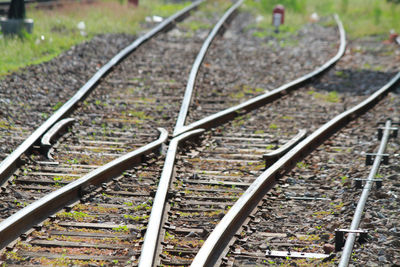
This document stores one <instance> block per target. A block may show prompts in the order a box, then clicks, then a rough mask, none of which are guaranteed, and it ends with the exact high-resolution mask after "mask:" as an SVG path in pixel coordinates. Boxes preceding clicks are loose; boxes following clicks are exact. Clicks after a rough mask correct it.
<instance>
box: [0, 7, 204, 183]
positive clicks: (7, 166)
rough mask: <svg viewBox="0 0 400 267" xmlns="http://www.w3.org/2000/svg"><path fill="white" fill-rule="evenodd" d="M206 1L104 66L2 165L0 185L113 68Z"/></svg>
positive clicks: (154, 29) (165, 21)
mask: <svg viewBox="0 0 400 267" xmlns="http://www.w3.org/2000/svg"><path fill="white" fill-rule="evenodd" d="M203 1H204V0H198V1H196V2H194V3H193V4H191V5H190V6H188V7H186V8H184V9H182V10H181V11H179V12H177V13H175V14H174V15H172V16H170V17H169V18H167V19H166V20H164V21H163V22H161V23H160V24H158V25H157V26H156V27H154V28H153V29H152V30H150V31H149V32H147V33H146V34H144V35H143V36H141V37H139V38H138V39H136V40H135V41H134V42H133V43H132V44H130V45H129V46H127V47H125V48H124V49H122V50H121V51H120V52H119V53H118V54H117V55H115V56H114V57H113V58H112V59H111V60H110V61H109V62H108V63H106V64H105V65H103V67H101V68H100V69H99V70H98V71H97V72H96V73H95V74H94V75H93V76H92V77H91V78H90V79H89V81H87V82H86V84H84V85H83V86H82V87H81V88H80V89H79V90H78V91H77V92H76V93H75V95H74V96H72V97H71V99H69V100H68V101H67V102H66V103H65V104H64V105H63V106H61V107H60V108H59V109H58V110H57V111H56V112H55V113H54V114H53V115H52V116H51V117H50V118H48V119H47V120H46V121H45V122H44V123H43V124H42V125H41V126H39V128H37V129H36V130H35V131H34V132H33V133H32V134H31V135H30V136H29V137H28V138H27V139H26V140H25V141H24V142H23V143H22V144H21V145H19V146H18V147H17V148H16V149H15V150H14V151H13V152H12V153H11V154H10V155H8V156H7V158H5V159H4V160H3V161H2V162H1V163H0V185H2V184H4V183H5V182H6V181H7V180H8V179H9V177H10V176H11V175H12V174H13V173H14V171H15V170H16V168H18V161H19V159H20V157H21V156H22V155H23V154H24V153H26V152H28V151H29V149H31V148H32V146H33V145H34V144H35V143H37V142H38V140H39V139H40V138H41V136H42V135H43V134H45V133H46V132H47V131H48V130H49V129H50V128H51V127H52V126H53V125H54V124H55V123H57V122H58V121H59V120H60V119H62V118H64V117H65V116H67V114H69V113H70V112H71V111H72V110H73V108H74V107H75V105H76V104H77V103H78V102H79V101H81V100H82V99H83V98H84V97H85V96H86V95H87V94H88V93H89V92H90V91H91V90H92V89H93V88H94V87H95V86H96V85H97V83H98V82H99V81H100V79H101V78H103V77H104V76H105V75H106V74H107V73H109V72H110V71H111V70H112V68H113V67H114V66H115V65H117V64H118V63H119V62H121V61H122V60H123V59H124V58H125V57H127V56H128V55H129V54H130V53H132V52H133V51H135V50H136V49H137V48H138V47H139V46H140V45H142V44H143V43H145V42H146V41H148V40H149V39H150V38H152V37H154V36H155V35H156V34H158V33H160V32H161V31H163V30H165V29H166V28H167V27H169V26H171V25H173V23H174V22H175V21H179V20H180V19H183V18H184V17H185V16H186V15H187V14H189V12H190V11H192V10H193V9H194V8H196V7H198V6H199V5H200V4H201V3H202V2H203Z"/></svg>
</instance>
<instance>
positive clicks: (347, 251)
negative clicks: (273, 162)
mask: <svg viewBox="0 0 400 267" xmlns="http://www.w3.org/2000/svg"><path fill="white" fill-rule="evenodd" d="M390 127H391V121H390V120H388V121H386V123H385V130H384V131H383V136H382V141H381V144H380V146H379V150H378V152H377V155H376V157H375V160H374V163H373V165H372V169H371V171H370V173H369V175H368V178H367V180H366V181H365V186H364V188H363V190H362V194H361V197H360V199H359V201H358V203H357V208H356V211H355V213H354V216H353V220H352V222H351V226H350V229H349V230H350V231H354V230H358V227H359V226H360V221H361V216H362V214H363V211H364V207H365V204H366V202H367V199H368V195H369V192H370V191H371V188H372V185H373V183H374V179H375V177H376V174H377V173H378V170H379V167H380V165H381V161H382V159H383V154H384V153H385V150H386V146H387V143H388V140H389V136H390ZM356 235H357V234H356V233H352V232H350V233H348V236H347V238H346V243H345V245H344V248H343V254H342V257H341V258H340V262H339V265H338V266H339V267H346V266H348V265H349V262H350V258H351V253H352V251H353V246H354V242H355V240H356Z"/></svg>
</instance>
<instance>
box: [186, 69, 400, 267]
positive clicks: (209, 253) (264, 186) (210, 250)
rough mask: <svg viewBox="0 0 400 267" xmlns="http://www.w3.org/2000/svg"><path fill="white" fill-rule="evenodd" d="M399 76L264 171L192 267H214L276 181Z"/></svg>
mask: <svg viewBox="0 0 400 267" xmlns="http://www.w3.org/2000/svg"><path fill="white" fill-rule="evenodd" d="M399 79H400V72H399V73H397V75H395V76H394V77H393V78H392V79H391V80H390V81H389V83H387V84H386V85H385V86H383V87H382V88H381V89H379V90H378V91H377V92H375V93H374V94H373V95H371V96H370V97H369V98H367V99H366V100H364V101H362V102H361V103H360V104H358V105H356V106H355V107H353V108H351V109H349V110H347V111H345V112H343V113H341V114H339V115H337V116H336V117H335V118H333V119H332V120H330V121H328V122H327V123H325V124H324V125H322V126H321V127H320V128H318V129H317V130H316V131H314V132H313V133H312V134H311V135H310V136H308V137H307V138H306V139H305V140H303V141H302V142H301V143H299V144H298V145H296V146H295V147H294V148H293V149H291V150H290V151H289V152H288V153H287V154H286V155H285V156H283V157H282V158H280V159H279V160H278V161H277V162H276V163H275V164H273V165H272V166H271V167H270V168H268V169H267V170H266V171H264V172H263V173H262V174H261V175H260V176H259V177H258V178H257V179H256V180H255V181H254V182H253V183H252V184H251V185H250V187H249V188H248V189H247V190H246V192H245V193H244V194H243V195H242V196H241V197H240V198H239V199H238V201H237V202H236V203H235V204H234V205H233V206H232V208H231V209H230V210H229V211H228V213H227V214H226V215H225V216H224V218H222V220H221V221H220V223H219V224H218V225H217V226H216V228H215V229H214V231H213V232H212V233H211V234H210V236H209V237H208V238H207V240H206V241H205V242H204V244H203V246H202V247H201V249H200V251H199V252H198V254H197V255H196V257H195V259H194V260H193V262H192V265H191V266H213V265H215V264H216V263H217V262H218V260H219V258H220V257H221V254H222V252H223V250H224V249H225V247H226V245H227V244H228V242H229V240H230V239H231V237H232V236H233V235H234V234H235V233H236V231H237V230H238V229H239V228H240V226H241V224H242V222H243V221H244V220H245V219H246V217H247V216H248V214H249V213H250V212H251V211H252V210H253V209H254V208H255V206H256V205H257V203H258V202H259V201H260V200H261V199H262V197H263V196H264V194H265V193H266V192H267V191H268V190H269V188H271V187H272V186H273V185H274V184H275V182H276V181H277V179H279V177H281V176H282V175H283V174H284V173H285V172H287V171H289V170H290V169H291V168H292V167H293V166H295V165H296V162H298V161H299V160H300V159H301V158H303V157H305V156H306V155H307V154H308V153H310V152H311V151H312V150H313V149H314V148H316V147H317V146H319V145H320V144H321V143H322V142H323V141H324V140H326V139H327V138H328V137H329V136H331V135H332V134H333V133H334V132H336V131H338V130H339V129H340V128H341V127H342V126H344V125H346V124H347V123H348V122H350V121H351V120H353V119H354V118H356V117H357V116H359V115H360V114H362V113H364V112H366V111H367V110H368V109H369V108H371V107H372V106H373V105H375V104H376V103H377V102H378V101H379V100H380V99H381V98H382V97H383V96H384V95H385V94H386V93H388V92H389V90H390V89H391V88H392V87H393V86H394V85H395V84H396V83H397V82H398V81H399Z"/></svg>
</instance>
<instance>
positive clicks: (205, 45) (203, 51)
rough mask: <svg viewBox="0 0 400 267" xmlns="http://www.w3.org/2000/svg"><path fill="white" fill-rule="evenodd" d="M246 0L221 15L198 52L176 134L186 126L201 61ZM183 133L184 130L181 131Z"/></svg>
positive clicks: (177, 123)
mask: <svg viewBox="0 0 400 267" xmlns="http://www.w3.org/2000/svg"><path fill="white" fill-rule="evenodd" d="M243 1H244V0H239V1H238V2H237V3H236V4H234V5H232V6H231V7H230V8H229V9H228V11H226V12H225V14H224V15H223V16H222V17H221V19H220V20H219V21H218V22H217V23H216V24H215V26H214V28H213V29H212V31H211V32H210V34H209V35H208V37H207V39H206V40H205V41H204V43H203V45H202V47H201V49H200V52H199V53H198V54H197V57H196V59H195V61H194V63H193V65H192V69H191V70H190V74H189V79H188V82H187V84H186V90H185V95H184V97H183V101H182V105H181V109H180V110H179V115H178V118H177V120H176V125H175V129H174V136H177V135H178V132H180V129H181V128H182V127H183V126H184V124H185V121H186V117H187V114H188V110H189V105H190V102H191V99H192V94H193V90H194V86H195V84H196V77H197V74H198V72H199V69H200V66H201V63H202V62H203V60H204V58H205V56H206V54H207V50H208V48H209V47H210V45H211V43H212V41H213V40H214V39H215V37H216V36H217V34H218V32H219V31H220V30H221V28H222V26H223V25H224V23H225V22H226V20H227V19H228V18H229V17H231V16H232V14H233V13H234V12H235V11H236V9H237V8H238V7H239V6H240V5H241V4H242V3H243ZM180 133H182V132H180Z"/></svg>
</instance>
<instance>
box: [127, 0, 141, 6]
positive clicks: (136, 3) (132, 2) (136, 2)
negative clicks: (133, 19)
mask: <svg viewBox="0 0 400 267" xmlns="http://www.w3.org/2000/svg"><path fill="white" fill-rule="evenodd" d="M128 2H129V4H132V5H134V6H138V5H139V0H128Z"/></svg>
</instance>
